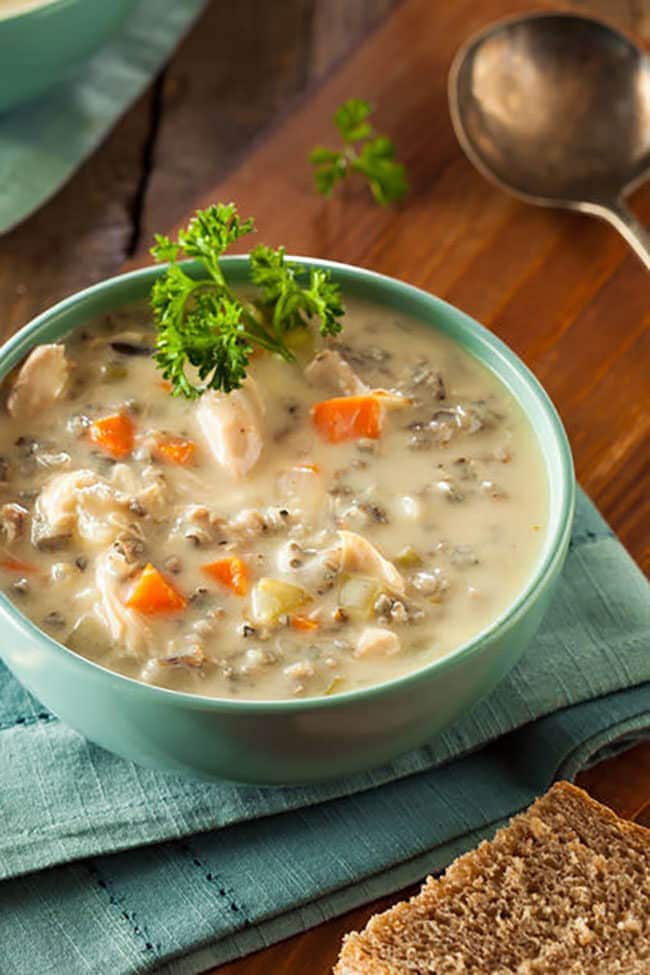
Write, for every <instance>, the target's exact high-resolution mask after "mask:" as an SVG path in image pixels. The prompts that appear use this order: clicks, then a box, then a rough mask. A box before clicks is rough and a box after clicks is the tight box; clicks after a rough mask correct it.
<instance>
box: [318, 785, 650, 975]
mask: <svg viewBox="0 0 650 975" xmlns="http://www.w3.org/2000/svg"><path fill="white" fill-rule="evenodd" d="M335 975H650V830H648V829H644V828H643V827H641V826H637V825H635V824H634V823H629V822H625V821H624V820H621V819H619V818H618V817H617V816H615V815H614V813H613V812H611V810H609V809H607V808H606V807H605V806H601V805H600V803H597V802H595V801H594V800H593V799H591V798H590V797H589V796H588V795H587V794H586V793H585V792H583V791H582V790H581V789H577V788H576V787H575V786H573V785H570V784H569V783H568V782H558V783H557V784H556V785H554V786H553V788H552V789H550V791H549V792H547V793H546V795H545V796H542V798H541V799H538V800H537V802H535V803H534V805H532V806H531V807H530V809H528V810H527V812H525V813H522V814H521V815H520V816H516V817H515V818H514V819H513V820H512V821H511V823H510V825H509V826H507V827H505V828H504V829H501V830H499V832H498V833H497V834H496V836H495V837H494V839H493V840H492V841H491V842H489V843H488V842H484V843H481V845H480V846H479V847H478V849H476V850H472V851H471V852H470V853H466V854H465V855H464V856H462V857H459V859H458V860H456V861H455V862H454V863H452V864H451V866H450V867H449V868H448V869H447V871H446V873H445V874H444V876H443V877H441V878H440V879H439V880H435V879H433V878H431V877H429V878H428V879H427V880H426V882H425V884H424V886H423V887H422V890H421V891H420V893H419V894H418V895H417V896H416V897H414V898H412V900H410V901H409V902H408V903H406V902H403V903H401V904H397V905H396V906H395V907H393V908H391V909H390V910H389V911H386V912H385V913H384V914H378V915H375V917H373V918H371V919H370V921H369V923H368V925H367V927H366V928H365V930H364V931H362V932H361V933H354V934H350V935H348V936H347V938H346V939H345V941H344V944H343V949H342V951H341V955H340V958H339V961H338V964H337V966H336V968H335Z"/></svg>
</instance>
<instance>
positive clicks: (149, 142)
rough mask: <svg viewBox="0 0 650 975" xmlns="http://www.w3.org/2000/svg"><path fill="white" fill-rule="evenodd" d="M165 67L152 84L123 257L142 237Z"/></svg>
mask: <svg viewBox="0 0 650 975" xmlns="http://www.w3.org/2000/svg"><path fill="white" fill-rule="evenodd" d="M165 77H166V69H165V68H164V69H163V70H162V71H161V72H160V74H159V75H158V76H157V78H156V80H155V81H154V83H153V86H152V92H151V108H150V112H149V125H148V131H147V134H146V137H145V139H144V142H143V145H142V162H141V168H140V178H139V179H138V182H137V185H136V188H135V192H134V194H133V198H132V200H131V207H130V218H131V234H130V237H129V240H128V243H127V246H126V249H125V254H124V257H125V259H126V258H129V257H133V255H134V254H135V252H136V251H137V250H138V248H139V246H140V243H141V238H142V224H143V214H144V207H145V201H146V197H147V190H148V188H149V183H150V181H151V176H152V173H153V169H154V161H155V155H156V145H157V142H158V134H159V132H160V125H161V122H162V115H163V107H164V98H163V91H164V87H165Z"/></svg>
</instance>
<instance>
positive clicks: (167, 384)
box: [158, 379, 174, 393]
mask: <svg viewBox="0 0 650 975" xmlns="http://www.w3.org/2000/svg"><path fill="white" fill-rule="evenodd" d="M158 385H159V386H160V388H161V389H164V390H165V392H166V393H171V391H172V389H173V388H174V387H173V386H172V384H171V383H170V381H169V379H161V380H159V382H158Z"/></svg>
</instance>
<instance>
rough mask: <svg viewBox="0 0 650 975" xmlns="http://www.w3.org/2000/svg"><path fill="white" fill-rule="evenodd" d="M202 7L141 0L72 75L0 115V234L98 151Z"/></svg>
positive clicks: (194, 1) (187, 1) (193, 0)
mask: <svg viewBox="0 0 650 975" xmlns="http://www.w3.org/2000/svg"><path fill="white" fill-rule="evenodd" d="M106 2H109V0H106ZM205 4H206V0H140V3H139V4H138V5H137V7H135V8H134V10H133V11H132V13H131V14H129V17H128V18H127V20H125V22H124V24H123V25H122V28H121V30H120V31H119V33H117V34H116V35H115V37H114V38H113V39H112V40H111V41H110V42H109V43H108V44H107V45H106V46H105V47H104V48H102V49H101V50H100V51H99V52H98V53H97V54H95V55H94V57H93V58H92V59H91V60H89V61H88V63H87V64H86V65H85V66H84V68H83V69H82V70H81V72H78V73H77V74H76V75H75V76H74V78H72V79H71V80H70V81H68V82H66V83H65V84H62V85H58V86H56V88H53V89H52V90H51V91H50V92H46V94H45V95H43V96H42V97H41V98H39V99H36V100H35V101H31V102H29V103H28V104H26V105H18V106H16V108H14V109H12V110H11V111H9V112H4V113H0V233H5V232H6V231H7V230H10V229H11V228H12V227H14V226H15V225H16V224H17V223H19V222H20V221H21V220H24V219H25V217H27V216H28V215H29V214H30V213H33V212H34V210H36V209H38V207H39V206H41V204H42V203H44V202H45V201H46V200H48V199H49V198H50V197H51V196H52V195H53V194H54V193H56V191H57V190H58V189H59V188H60V187H61V186H62V185H63V184H64V183H65V182H66V180H68V179H69V178H70V176H71V175H72V174H73V173H74V171H75V170H76V169H77V168H78V167H79V166H80V165H81V163H82V162H83V161H84V159H86V158H87V157H88V156H89V155H90V154H91V152H93V151H94V150H95V149H96V148H97V146H98V145H99V143H100V142H101V141H102V139H103V138H104V137H105V135H106V134H107V133H108V132H109V131H110V129H111V128H112V127H113V125H114V124H115V122H116V121H117V120H118V119H119V117H120V116H121V115H122V114H123V113H124V112H125V111H126V110H127V108H128V107H129V106H130V105H131V104H133V102H134V101H135V100H136V98H137V97H138V95H140V94H141V93H142V92H143V91H144V89H145V88H146V86H147V85H148V84H149V82H150V81H151V79H152V78H153V77H154V76H155V75H156V74H157V72H158V71H159V70H160V68H161V67H162V65H163V64H164V62H165V61H166V59H167V58H168V57H169V55H170V54H171V52H172V51H173V50H174V48H175V47H176V45H177V43H178V41H179V39H180V38H181V37H182V36H183V34H184V33H185V32H186V31H187V29H188V28H189V27H190V25H191V24H192V22H193V21H194V19H195V18H196V17H197V16H198V14H199V13H200V12H201V10H202V9H203V7H204V6H205Z"/></svg>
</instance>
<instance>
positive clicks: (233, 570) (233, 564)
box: [201, 555, 250, 596]
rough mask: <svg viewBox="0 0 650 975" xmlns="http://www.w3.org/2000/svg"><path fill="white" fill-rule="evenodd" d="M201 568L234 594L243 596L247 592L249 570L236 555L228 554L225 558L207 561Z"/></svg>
mask: <svg viewBox="0 0 650 975" xmlns="http://www.w3.org/2000/svg"><path fill="white" fill-rule="evenodd" d="M201 569H202V570H203V572H205V573H206V575H209V576H211V577H212V578H213V579H214V580H215V581H216V582H219V583H220V584H221V585H222V586H225V587H226V589H230V591H231V592H234V593H235V595H236V596H245V595H246V593H247V592H248V581H249V575H250V574H249V571H248V566H247V565H246V563H245V562H244V561H243V560H242V559H239V558H237V556H236V555H230V556H228V557H227V558H225V559H217V561H216V562H208V564H207V565H202V566H201Z"/></svg>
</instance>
